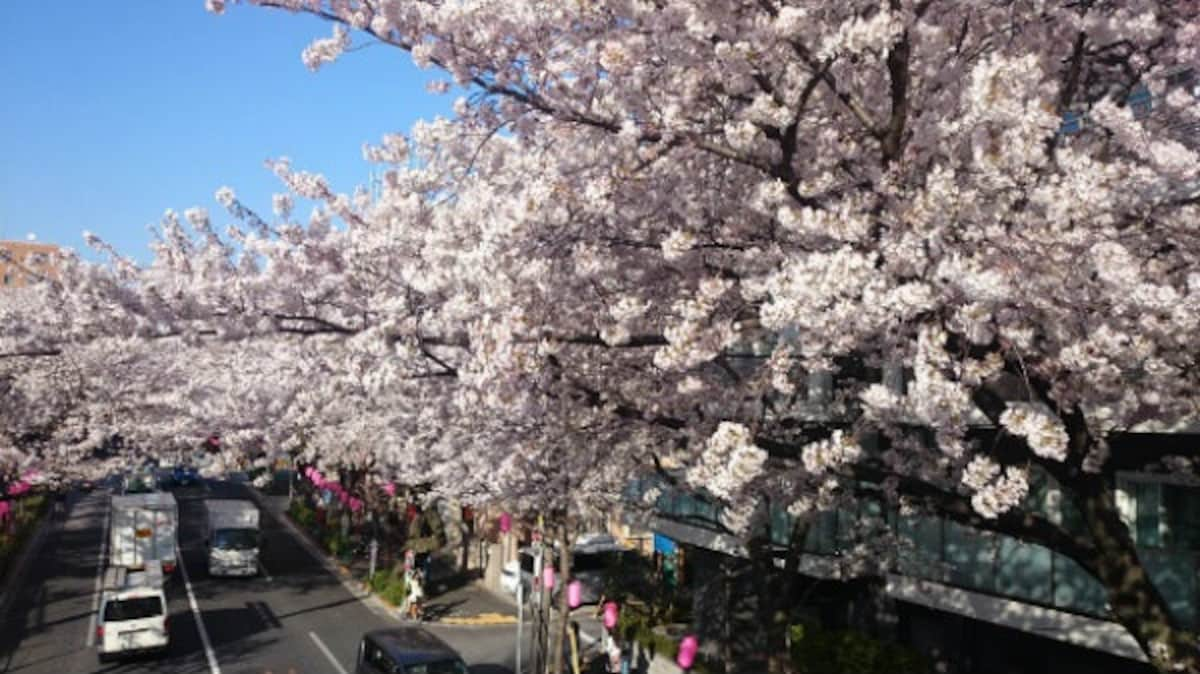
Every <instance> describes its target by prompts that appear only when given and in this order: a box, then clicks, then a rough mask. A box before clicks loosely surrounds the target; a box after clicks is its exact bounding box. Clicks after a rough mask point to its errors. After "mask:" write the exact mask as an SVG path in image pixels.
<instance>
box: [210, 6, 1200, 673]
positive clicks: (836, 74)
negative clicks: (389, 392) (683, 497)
mask: <svg viewBox="0 0 1200 674" xmlns="http://www.w3.org/2000/svg"><path fill="white" fill-rule="evenodd" d="M225 4H226V3H224V2H210V3H209V6H210V8H211V9H213V10H215V11H221V10H223V9H224V5H225ZM251 4H259V5H264V6H273V7H283V8H287V9H291V10H298V11H307V12H310V13H314V14H317V15H320V16H323V17H325V18H327V19H329V20H330V21H332V22H333V23H334V25H335V30H334V35H333V37H332V38H329V39H323V40H318V41H317V42H315V43H314V44H313V45H312V46H311V47H310V48H309V49H308V50H306V52H305V54H304V59H303V60H304V62H305V64H306V65H307V66H309V67H310V68H314V69H315V68H317V67H320V66H322V65H324V64H327V63H329V62H331V61H333V60H334V59H336V58H337V56H338V55H339V54H340V53H341V52H343V51H344V50H345V49H346V48H347V47H348V46H349V45H350V44H351V43H352V38H351V32H355V31H356V32H355V34H356V35H357V36H362V38H363V39H367V40H375V41H380V42H383V43H386V44H390V45H393V46H396V47H398V48H400V49H402V50H405V51H408V52H410V53H411V54H412V56H413V58H414V60H415V61H416V62H417V63H418V64H420V65H423V66H435V67H437V68H439V69H440V70H442V71H443V72H445V73H447V74H448V75H449V76H450V77H451V78H453V80H454V81H455V82H456V83H457V84H459V85H461V86H465V87H468V88H469V89H470V91H471V92H472V94H471V96H470V97H468V98H466V99H463V100H460V101H459V103H458V104H456V113H457V118H456V120H455V121H454V122H435V123H433V124H428V125H422V126H419V127H418V128H416V129H414V131H413V134H412V139H411V140H412V142H413V143H414V144H415V145H416V146H417V147H419V148H423V149H424V151H425V153H426V155H425V156H424V157H423V158H424V161H425V162H427V163H426V165H425V170H423V171H418V172H416V173H419V174H420V175H422V176H423V177H426V178H427V177H429V176H430V173H431V172H432V171H435V170H437V171H441V175H442V176H445V177H447V178H450V180H448V181H447V183H446V184H444V185H442V186H441V187H440V188H439V189H440V190H441V191H440V192H439V193H437V196H435V197H433V198H430V199H417V198H416V197H415V194H418V193H421V192H420V191H419V190H415V189H413V188H414V187H415V186H414V185H413V184H412V182H411V181H412V180H413V175H414V172H412V171H404V170H400V169H397V171H396V172H395V173H393V174H391V175H390V176H389V181H391V182H389V184H388V185H387V186H385V190H384V195H383V197H382V198H381V199H380V200H379V202H378V203H377V204H375V205H374V206H372V207H370V208H369V209H367V208H364V209H362V210H360V211H358V212H355V211H353V208H354V206H353V205H352V204H351V202H350V201H348V200H347V199H344V198H342V199H338V198H334V197H332V195H329V194H328V188H327V187H325V186H324V185H323V184H322V183H321V182H320V181H319V180H318V179H315V178H312V177H310V176H297V175H291V176H290V177H291V178H292V180H293V187H294V188H295V189H297V191H298V192H300V193H301V194H302V195H303V196H309V197H313V196H316V197H326V198H327V200H328V201H329V202H330V204H331V208H332V209H333V210H334V211H335V212H337V213H338V215H339V216H341V217H343V218H346V216H350V217H349V218H347V219H348V221H349V222H350V223H351V229H353V228H354V227H356V226H359V224H362V225H365V227H364V229H365V228H366V227H370V226H372V224H374V225H375V226H379V225H380V224H382V222H387V221H388V220H389V218H390V222H391V223H395V222H397V221H400V222H403V223H404V225H405V226H406V227H409V228H411V230H412V231H413V232H420V233H421V234H420V236H422V237H423V239H424V240H423V244H424V248H422V249H419V251H414V250H413V249H410V248H407V246H402V247H393V248H392V250H403V251H404V253H405V255H404V256H403V257H402V258H400V259H402V260H404V262H401V263H400V264H399V265H398V266H397V268H398V269H404V268H410V269H411V268H412V267H408V265H410V264H413V263H416V269H419V270H421V272H423V273H422V274H419V275H418V274H414V275H412V276H410V280H407V283H409V284H411V287H410V288H405V291H404V296H405V297H406V298H411V297H413V296H414V295H415V296H418V297H421V298H422V299H424V300H432V299H434V298H435V297H436V298H437V299H436V300H435V301H441V302H444V304H442V305H441V310H440V311H439V312H438V315H439V317H440V318H441V319H443V320H444V321H446V320H447V319H451V318H458V319H459V320H461V321H463V323H462V325H465V326H469V327H467V330H466V337H467V339H466V340H465V341H464V340H463V339H462V338H461V337H458V338H449V334H450V332H449V331H448V330H447V328H450V329H451V330H452V329H453V322H444V323H442V324H441V325H437V324H436V323H426V322H424V321H425V317H426V316H428V315H430V313H431V312H428V313H427V312H412V311H411V309H412V308H413V307H412V306H411V305H410V306H409V307H406V308H407V309H409V311H402V312H399V313H398V314H394V315H400V316H406V317H412V316H414V315H416V316H421V318H422V324H420V325H411V324H410V325H407V326H402V325H401V324H396V325H395V326H394V327H392V328H390V330H391V331H392V334H391V336H390V337H389V338H390V339H393V340H397V341H401V342H402V341H403V340H404V339H409V340H415V341H416V342H417V344H418V345H419V346H421V345H429V344H434V343H436V344H439V346H444V345H446V344H447V343H451V342H453V343H455V344H456V345H459V346H463V345H467V348H468V349H469V353H470V355H469V356H467V358H468V360H466V361H464V362H463V363H462V364H460V365H456V366H455V367H454V369H455V371H456V372H457V375H458V376H457V379H458V380H459V383H460V384H461V383H467V384H468V386H467V389H466V390H471V387H470V385H469V379H471V378H472V377H480V376H482V377H486V378H487V380H488V381H489V383H490V384H491V390H492V391H497V392H503V394H502V395H505V396H508V395H515V396H517V397H520V398H523V399H524V400H529V398H528V396H531V395H533V394H532V393H530V392H532V391H538V392H541V393H542V394H544V395H548V396H549V397H550V398H551V399H553V400H556V401H561V400H572V401H573V402H574V403H575V404H574V405H572V406H571V407H570V410H571V411H570V412H567V413H566V414H567V415H568V416H569V415H573V414H580V413H585V414H586V413H590V410H595V409H604V410H607V411H608V412H610V413H611V414H612V415H613V416H615V417H618V418H622V419H624V420H626V421H629V422H642V423H643V424H644V425H649V426H655V427H657V428H659V429H662V430H665V431H668V433H667V435H670V436H672V437H674V438H677V439H678V442H671V441H660V442H659V443H657V444H654V445H650V446H649V447H648V448H645V449H644V450H643V451H645V452H646V453H647V454H649V453H654V454H658V455H662V456H664V457H666V458H669V459H670V460H671V461H673V462H677V463H678V464H679V465H684V466H691V469H690V471H689V477H690V478H692V480H693V482H696V483H700V482H702V483H703V484H704V485H705V486H706V487H707V488H708V489H709V490H710V491H711V492H712V493H713V494H715V495H718V496H721V497H723V498H725V499H727V500H728V502H729V504H730V506H731V508H730V512H731V513H732V514H733V515H734V520H735V521H732V522H731V525H732V526H733V527H734V528H739V529H744V528H745V527H747V526H749V525H750V523H751V519H752V518H753V513H754V509H753V505H752V504H753V503H756V502H757V501H758V499H759V497H760V496H761V495H763V494H768V495H770V496H772V497H773V498H775V499H782V500H783V501H784V502H790V503H792V511H793V512H794V513H796V514H798V515H800V514H803V513H805V512H806V511H807V510H809V509H810V508H811V507H812V506H813V504H814V502H815V501H819V500H821V499H822V498H823V499H824V500H825V503H822V504H820V505H830V503H831V502H833V501H834V500H836V498H837V494H838V492H843V493H844V492H846V491H847V488H846V485H847V484H848V482H847V480H853V481H854V483H857V484H862V483H875V484H878V485H880V486H881V487H882V488H883V491H884V493H885V494H886V495H888V496H889V497H890V498H894V499H896V500H900V499H911V500H914V501H917V502H920V503H921V504H923V505H925V506H927V507H932V508H934V509H935V510H936V511H938V512H941V513H943V514H946V515H948V516H951V517H953V518H956V519H959V520H961V521H964V522H967V523H970V524H972V525H973V526H977V527H981V528H990V529H994V530H999V531H1003V532H1005V533H1009V534H1013V535H1016V536H1018V537H1020V538H1022V539H1024V540H1028V541H1033V542H1038V543H1041V544H1044V545H1047V546H1049V547H1051V548H1053V549H1055V550H1057V551H1060V552H1062V553H1064V554H1066V555H1068V556H1069V557H1071V558H1072V559H1075V560H1076V561H1077V562H1079V563H1080V564H1081V565H1082V566H1083V567H1084V568H1085V569H1087V570H1088V571H1089V572H1091V573H1092V574H1093V575H1095V576H1096V577H1097V578H1098V579H1099V580H1100V581H1101V583H1103V584H1104V586H1105V587H1106V588H1107V591H1108V593H1109V598H1110V602H1109V603H1110V607H1111V611H1112V615H1113V618H1114V619H1116V620H1117V621H1118V622H1120V623H1121V624H1123V625H1124V626H1125V627H1126V628H1128V629H1129V631H1130V632H1131V634H1133V635H1134V637H1135V638H1136V639H1137V640H1138V642H1139V643H1140V644H1141V645H1142V647H1143V649H1144V650H1145V651H1146V653H1147V654H1148V655H1149V656H1150V657H1151V659H1152V660H1153V661H1154V662H1155V664H1156V665H1157V666H1159V667H1160V668H1163V669H1169V668H1170V667H1172V666H1174V665H1175V664H1179V665H1181V666H1183V667H1184V668H1186V669H1188V670H1191V671H1195V670H1196V668H1197V667H1198V665H1197V659H1196V657H1197V656H1196V653H1195V647H1194V640H1193V639H1192V637H1191V636H1190V635H1188V634H1186V633H1185V632H1184V631H1183V630H1181V629H1179V627H1178V625H1177V624H1176V623H1175V622H1174V620H1173V619H1172V618H1171V616H1170V614H1169V612H1168V611H1167V610H1166V607H1165V603H1164V602H1163V599H1162V597H1161V595H1160V593H1159V592H1158V590H1157V589H1155V588H1154V586H1153V585H1152V584H1151V583H1150V582H1149V581H1148V579H1147V575H1146V573H1145V570H1144V568H1143V567H1142V566H1141V563H1140V561H1139V560H1138V558H1137V553H1136V550H1135V548H1134V546H1133V543H1132V538H1131V536H1130V534H1129V532H1128V531H1127V529H1126V527H1125V525H1124V524H1123V523H1122V522H1121V520H1120V517H1119V516H1118V513H1117V509H1116V507H1115V502H1114V486H1113V485H1114V475H1115V473H1116V471H1118V470H1128V469H1137V470H1153V469H1155V467H1156V466H1160V467H1164V468H1165V467H1166V466H1178V465H1179V464H1180V462H1178V461H1167V463H1165V464H1164V463H1163V461H1164V459H1166V457H1168V456H1169V455H1172V454H1187V453H1190V452H1191V451H1192V450H1191V448H1190V447H1189V446H1188V445H1189V442H1188V441H1186V439H1180V438H1178V437H1166V438H1158V439H1157V440H1156V441H1155V442H1154V443H1153V444H1147V443H1145V442H1144V441H1141V440H1140V439H1139V438H1138V436H1136V435H1131V434H1129V432H1128V431H1130V430H1131V429H1135V428H1138V427H1139V424H1144V423H1145V422H1147V421H1150V420H1154V421H1155V422H1157V423H1159V424H1162V425H1165V426H1170V425H1171V424H1174V423H1176V422H1179V421H1181V420H1185V419H1187V418H1188V417H1189V416H1190V415H1191V414H1192V413H1193V410H1194V405H1195V391H1196V390H1197V389H1196V384H1197V382H1196V381H1195V380H1194V378H1195V374H1194V372H1195V371H1196V368H1195V367H1193V365H1194V362H1193V361H1194V355H1193V354H1194V353H1195V351H1196V350H1195V344H1194V343H1193V339H1194V337H1193V335H1194V334H1195V327H1196V326H1195V321H1196V320H1197V319H1196V318H1195V316H1196V301H1197V291H1198V286H1200V280H1198V279H1197V277H1196V276H1195V275H1194V273H1193V272H1192V271H1191V270H1192V269H1193V266H1194V264H1193V263H1194V260H1195V255H1196V252H1197V249H1196V245H1195V244H1196V242H1195V239H1194V238H1193V236H1192V234H1191V233H1190V231H1189V227H1188V226H1187V223H1188V222H1193V221H1194V219H1195V217H1196V215H1197V198H1196V191H1195V185H1196V178H1197V176H1196V168H1195V167H1196V166H1197V165H1198V163H1197V157H1196V154H1195V151H1194V140H1195V138H1194V136H1187V135H1181V130H1182V131H1184V132H1186V131H1187V130H1188V129H1194V124H1195V121H1196V106H1195V104H1194V102H1193V99H1192V98H1191V97H1190V96H1189V95H1188V92H1186V91H1184V90H1181V89H1178V88H1175V89H1172V88H1171V87H1170V86H1169V83H1170V81H1171V76H1172V75H1173V73H1175V72H1177V70H1178V69H1179V68H1182V67H1186V66H1189V65H1192V64H1194V63H1195V62H1196V57H1197V54H1196V49H1197V47H1196V45H1197V44H1198V41H1197V39H1196V38H1197V37H1198V35H1200V24H1198V23H1197V8H1196V7H1194V6H1192V5H1190V4H1188V3H1160V2H1101V1H1097V2H1059V3H1056V2H988V3H972V4H965V3H944V2H937V1H936V0H920V1H900V0H896V1H893V2H882V3H881V2H874V1H870V2H843V3H837V4H821V5H812V4H811V3H809V4H790V3H786V2H777V1H773V0H766V1H763V2H714V3H703V4H697V3H685V2H665V3H648V2H630V1H624V2H581V3H541V2H527V3H515V4H514V3H504V4H503V5H501V4H499V3H491V2H472V3H449V4H445V3H420V2H378V3H374V2H335V1H330V2H294V1H288V0H277V1H276V0H263V1H260V2H253V3H251ZM1143 86H1144V87H1147V88H1148V89H1149V91H1150V92H1151V94H1152V95H1153V97H1154V98H1153V99H1154V101H1155V104H1154V107H1155V110H1154V113H1153V114H1152V115H1150V116H1148V117H1146V118H1144V119H1143V118H1138V116H1137V115H1135V114H1134V113H1135V111H1134V110H1133V109H1132V108H1131V106H1129V105H1127V104H1126V101H1127V100H1128V98H1129V94H1130V93H1131V92H1133V91H1134V90H1135V89H1136V88H1138V87H1143ZM432 88H434V89H435V90H437V89H441V90H444V89H446V86H445V83H442V82H435V83H433V85H432ZM1068 113H1079V114H1083V115H1085V116H1086V129H1085V130H1084V131H1083V132H1082V133H1079V134H1074V135H1067V134H1064V133H1061V132H1060V126H1061V121H1062V119H1063V117H1064V115H1066V114H1068ZM404 145H405V142H404V140H403V139H395V138H393V139H390V140H389V141H387V142H385V144H384V147H383V148H382V149H381V150H379V151H377V153H376V155H375V158H377V159H382V160H385V161H392V162H397V163H398V162H400V161H402V160H403V159H404V157H403V155H404V153H405V152H406V151H407V148H406V147H405V146H404ZM425 194H428V192H426V193H425ZM339 209H340V211H339ZM412 209H415V210H416V212H413V210H412ZM448 210H452V211H453V212H452V213H449V214H447V213H446V211H448ZM356 219H358V220H360V221H361V222H360V223H359V222H355V220H356ZM381 219H382V220H381ZM450 223H453V224H450ZM414 252H416V253H417V255H415V256H413V255H412V253H414ZM439 263H440V264H439ZM464 309H465V310H466V311H463V310H464ZM393 320H394V319H393ZM460 334H461V333H460ZM455 339H457V341H455ZM742 361H748V363H749V364H747V363H746V362H742ZM751 365H756V366H751ZM897 369H899V371H908V372H910V373H911V378H910V381H909V382H908V384H907V387H905V388H903V389H900V388H897V387H891V388H889V387H887V386H884V385H882V384H881V383H879V382H878V379H879V373H882V372H888V371H896V370H897ZM827 372H828V373H832V374H833V375H835V377H834V379H833V380H832V386H831V393H832V396H831V399H832V401H833V405H834V406H835V408H836V412H837V413H836V414H833V415H829V414H826V415H825V416H824V417H823V418H816V419H813V418H811V416H810V417H809V418H806V413H805V412H804V411H803V410H800V409H799V408H800V407H801V406H799V405H796V404H795V402H796V399H797V396H796V392H795V389H796V381H797V380H798V379H800V378H801V377H802V376H805V375H806V374H807V375H810V379H813V377H815V379H813V380H814V381H821V377H822V376H823V373H827ZM517 392H520V393H517ZM524 400H523V401H524ZM499 402H508V401H497V400H495V399H494V398H493V399H489V400H488V403H489V405H493V404H495V403H499ZM509 409H512V407H511V406H510V407H509ZM584 410H588V411H589V412H585V411H584ZM515 418H518V419H519V418H521V417H520V416H519V415H518V416H517V417H515ZM832 419H837V420H839V421H837V422H832V421H831V420H832ZM973 420H974V421H978V422H982V424H981V425H983V426H984V427H985V428H988V429H991V430H989V431H986V432H985V433H983V434H982V437H981V434H980V433H978V432H976V431H975V430H973V423H974V422H973ZM835 426H840V427H838V428H834V427H835ZM710 436H711V437H710ZM676 450H679V451H676ZM1031 470H1038V471H1041V472H1044V473H1045V474H1048V475H1049V476H1050V477H1051V478H1052V479H1053V480H1054V481H1055V482H1057V483H1058V485H1060V486H1061V487H1062V488H1063V490H1064V493H1065V495H1066V498H1067V499H1068V500H1069V501H1070V502H1072V503H1073V504H1074V505H1075V506H1076V507H1077V508H1078V509H1079V510H1080V512H1081V513H1082V514H1083V519H1084V521H1085V527H1084V530H1083V531H1081V532H1069V531H1065V530H1063V529H1062V528H1061V527H1058V526H1055V525H1053V524H1052V523H1051V522H1049V521H1048V520H1047V519H1046V518H1044V517H1042V516H1041V515H1039V514H1038V513H1037V512H1033V511H1029V510H1027V509H1025V508H1024V507H1023V502H1024V499H1023V497H1024V494H1025V492H1026V491H1027V489H1028V486H1027V484H1028V476H1029V473H1030V471H1031ZM814 497H816V498H814Z"/></svg>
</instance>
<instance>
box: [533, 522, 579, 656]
mask: <svg viewBox="0 0 1200 674" xmlns="http://www.w3.org/2000/svg"><path fill="white" fill-rule="evenodd" d="M558 533H559V537H558V538H559V541H561V543H560V545H559V548H558V582H557V583H556V584H555V587H557V588H558V590H559V592H558V614H559V624H558V629H557V630H555V631H554V639H553V644H554V645H553V646H552V650H551V652H550V667H551V671H552V672H553V673H554V674H563V672H564V671H566V668H565V667H564V666H563V665H564V662H563V646H564V644H566V639H567V625H568V622H569V620H568V618H570V610H571V609H570V606H568V605H567V587H566V584H567V582H568V581H569V580H570V573H571V546H570V542H569V539H568V537H567V525H566V524H562V525H560V526H559V528H558ZM537 580H538V582H540V581H541V579H540V578H539V579H537ZM551 591H552V590H546V592H551Z"/></svg>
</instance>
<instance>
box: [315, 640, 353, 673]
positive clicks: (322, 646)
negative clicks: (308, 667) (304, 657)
mask: <svg viewBox="0 0 1200 674" xmlns="http://www.w3.org/2000/svg"><path fill="white" fill-rule="evenodd" d="M308 636H309V638H311V639H312V640H313V643H315V644H316V645H317V648H319V649H321V652H322V653H324V654H325V657H326V658H329V662H330V664H332V665H333V668H334V669H336V670H338V674H347V673H346V668H345V667H343V666H342V663H340V662H338V661H337V658H335V657H333V653H332V652H330V650H329V647H328V646H326V645H325V642H323V641H321V637H319V636H317V633H316V632H309V633H308Z"/></svg>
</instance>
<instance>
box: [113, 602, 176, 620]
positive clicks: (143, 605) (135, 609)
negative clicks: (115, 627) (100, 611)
mask: <svg viewBox="0 0 1200 674" xmlns="http://www.w3.org/2000/svg"><path fill="white" fill-rule="evenodd" d="M162 614H163V604H162V599H160V598H159V597H134V598H131V599H120V600H113V601H110V602H108V603H106V604H105V605H104V622H120V621H122V620H140V619H142V618H153V617H155V616H160V615H162Z"/></svg>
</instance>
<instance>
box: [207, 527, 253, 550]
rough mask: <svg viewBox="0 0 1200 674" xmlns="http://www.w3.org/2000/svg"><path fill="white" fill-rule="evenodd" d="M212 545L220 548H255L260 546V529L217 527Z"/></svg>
mask: <svg viewBox="0 0 1200 674" xmlns="http://www.w3.org/2000/svg"><path fill="white" fill-rule="evenodd" d="M212 546H213V547H214V548H216V549H218V550H253V549H254V548H257V547H258V531H256V530H254V529H217V531H216V533H214V534H213V539H212Z"/></svg>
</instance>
